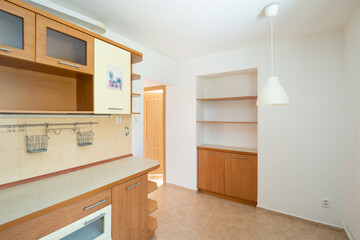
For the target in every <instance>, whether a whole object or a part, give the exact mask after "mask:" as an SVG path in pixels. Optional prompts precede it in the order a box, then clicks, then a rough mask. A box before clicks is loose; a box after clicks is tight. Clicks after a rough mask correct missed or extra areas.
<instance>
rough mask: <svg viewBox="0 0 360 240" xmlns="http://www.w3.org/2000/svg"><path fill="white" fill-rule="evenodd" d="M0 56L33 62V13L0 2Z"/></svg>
mask: <svg viewBox="0 0 360 240" xmlns="http://www.w3.org/2000/svg"><path fill="white" fill-rule="evenodd" d="M0 29H1V37H0V56H9V57H14V58H20V59H25V60H30V61H35V13H33V12H30V11H28V10H26V9H24V8H21V7H18V6H16V5H14V4H12V3H9V2H6V1H0Z"/></svg>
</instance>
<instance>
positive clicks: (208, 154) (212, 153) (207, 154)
mask: <svg viewBox="0 0 360 240" xmlns="http://www.w3.org/2000/svg"><path fill="white" fill-rule="evenodd" d="M206 154H207V155H215V153H209V152H207V153H206Z"/></svg>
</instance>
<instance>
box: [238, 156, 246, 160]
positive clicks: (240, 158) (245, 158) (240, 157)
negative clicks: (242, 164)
mask: <svg viewBox="0 0 360 240" xmlns="http://www.w3.org/2000/svg"><path fill="white" fill-rule="evenodd" d="M235 158H237V159H246V157H240V156H235Z"/></svg>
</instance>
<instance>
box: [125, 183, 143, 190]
mask: <svg viewBox="0 0 360 240" xmlns="http://www.w3.org/2000/svg"><path fill="white" fill-rule="evenodd" d="M140 183H141V182H138V183H135V184H134V185H131V186H130V187H126V189H127V190H129V189H130V188H133V187H136V186H137V185H140Z"/></svg>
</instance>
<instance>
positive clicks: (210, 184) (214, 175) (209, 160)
mask: <svg viewBox="0 0 360 240" xmlns="http://www.w3.org/2000/svg"><path fill="white" fill-rule="evenodd" d="M224 174H225V153H223V152H217V151H208V150H199V151H198V188H199V189H203V190H206V191H211V192H214V193H221V194H224V192H225V189H224V185H225V184H224V180H225V179H224Z"/></svg>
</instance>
